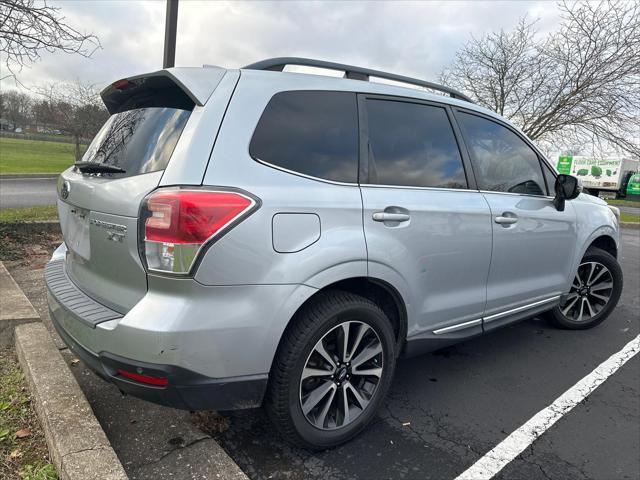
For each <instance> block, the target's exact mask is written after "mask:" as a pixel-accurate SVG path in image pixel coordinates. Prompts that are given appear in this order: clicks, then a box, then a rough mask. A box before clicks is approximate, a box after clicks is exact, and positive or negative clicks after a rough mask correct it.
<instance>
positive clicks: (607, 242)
mask: <svg viewBox="0 0 640 480" xmlns="http://www.w3.org/2000/svg"><path fill="white" fill-rule="evenodd" d="M592 247H595V248H599V249H600V250H604V251H605V252H608V253H610V254H611V255H612V256H613V258H618V245H617V244H616V241H615V240H614V238H613V237H612V236H610V235H606V234H604V235H600V236H599V237H596V238H594V239H593V241H592V242H591V243H590V244H589V246H588V247H587V248H586V250H585V252H586V251H587V250H589V249H590V248H592ZM583 255H584V253H583Z"/></svg>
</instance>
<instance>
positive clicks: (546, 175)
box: [540, 162, 556, 196]
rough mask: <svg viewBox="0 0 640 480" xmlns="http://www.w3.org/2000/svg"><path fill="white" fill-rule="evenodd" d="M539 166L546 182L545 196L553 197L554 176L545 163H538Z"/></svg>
mask: <svg viewBox="0 0 640 480" xmlns="http://www.w3.org/2000/svg"><path fill="white" fill-rule="evenodd" d="M540 164H541V165H542V173H543V174H544V179H545V180H546V181H547V191H548V193H547V195H551V196H554V195H555V194H556V191H555V185H556V175H555V173H554V171H553V170H552V169H551V167H549V166H548V165H547V164H546V163H544V162H540Z"/></svg>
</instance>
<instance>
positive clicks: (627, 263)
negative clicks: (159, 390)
mask: <svg viewBox="0 0 640 480" xmlns="http://www.w3.org/2000/svg"><path fill="white" fill-rule="evenodd" d="M622 232H623V233H622V252H621V258H620V260H621V264H622V266H623V271H624V275H625V286H624V290H623V293H622V298H621V300H620V303H619V304H618V307H617V308H616V310H615V311H614V313H613V314H612V315H611V316H610V317H609V318H608V319H607V321H605V322H604V323H603V324H602V325H600V326H599V327H597V328H595V329H592V330H587V331H566V330H558V329H555V328H553V327H551V326H549V325H548V324H547V323H545V322H544V321H543V320H541V319H537V318H536V319H531V320H527V321H524V322H522V323H519V324H516V325H513V326H510V327H507V328H505V329H502V330H499V331H496V332H495V333H492V334H488V335H486V336H484V337H479V338H476V339H474V340H471V341H468V342H466V343H463V344H460V345H457V346H454V347H450V348H447V349H444V350H440V351H438V352H435V353H432V354H428V355H424V356H421V357H416V358H412V359H407V360H403V361H401V362H400V363H399V365H398V368H397V369H396V378H395V380H394V383H393V385H392V388H391V392H390V395H389V397H388V399H387V401H386V402H385V405H384V407H383V408H382V409H381V411H380V413H379V414H378V416H377V418H376V419H375V420H374V422H373V424H372V425H371V426H369V428H367V429H366V430H365V431H364V432H362V434H361V435H359V436H358V437H357V438H355V439H354V440H352V441H351V442H349V443H347V444H346V445H343V446H341V447H339V448H336V449H333V450H329V451H325V452H319V453H314V452H309V451H305V450H302V449H299V448H295V447H292V446H290V445H288V444H286V443H284V442H283V441H282V440H281V439H280V438H279V437H278V435H277V433H276V431H275V429H274V427H273V426H272V425H271V424H270V423H269V421H268V419H267V418H266V416H265V414H264V412H263V411H262V410H259V409H257V410H245V411H238V412H223V413H222V417H216V416H212V418H211V419H210V420H208V421H206V422H203V421H201V420H199V421H198V423H199V424H200V425H202V424H203V423H204V424H205V425H206V426H207V428H206V431H207V432H208V433H211V434H213V436H214V437H215V438H216V440H217V441H218V442H219V443H220V445H222V447H223V448H224V449H225V450H226V451H227V452H228V453H229V454H230V455H231V457H232V458H233V459H234V460H235V461H236V462H237V463H238V465H239V466H240V467H241V468H242V469H243V470H244V471H245V472H246V473H247V475H248V476H249V477H250V478H251V479H254V480H255V479H286V480H302V479H323V480H325V479H327V480H334V479H336V480H337V479H366V480H377V479H394V480H395V479H410V480H413V479H416V480H418V479H419V480H425V479H454V478H455V477H456V476H457V475H459V474H460V473H462V472H463V471H465V470H466V469H467V468H469V467H470V466H471V465H473V464H474V463H475V462H476V461H477V460H478V459H479V458H480V457H482V456H483V455H485V454H486V453H487V452H488V451H490V450H491V449H492V448H494V447H495V446H496V445H498V444H499V443H500V442H502V441H503V440H504V439H505V438H506V437H507V436H508V435H509V434H510V433H511V432H513V431H514V430H516V429H518V428H519V427H521V426H522V425H523V424H525V423H526V422H527V421H528V420H529V419H530V418H531V417H533V416H534V415H535V414H536V413H537V412H539V411H540V410H542V409H544V408H546V407H547V406H549V405H550V404H551V403H552V402H553V401H554V400H555V399H556V398H558V397H559V396H560V395H561V394H563V393H564V392H566V391H567V390H568V389H569V388H570V387H572V386H573V385H574V384H575V383H576V382H578V381H579V380H580V379H582V378H583V377H585V376H586V375H587V374H589V373H590V372H591V371H592V370H593V369H594V368H595V367H597V366H598V365H600V364H601V363H602V362H603V361H604V360H606V359H607V358H609V357H610V356H611V355H613V354H614V353H616V352H618V351H619V350H621V349H622V347H623V346H624V345H626V344H627V343H628V342H629V341H630V340H631V339H633V338H635V337H636V336H637V335H638V334H639V333H640V316H639V315H638V312H639V311H640V296H639V295H638V292H639V291H640V230H638V229H624V230H623V231H622ZM53 244H55V242H53ZM53 244H52V245H51V246H50V247H49V249H51V248H53V246H54V245H53ZM30 258H33V256H31V257H30ZM47 258H48V252H45V254H43V255H42V258H41V259H40V260H38V261H34V260H30V262H31V263H30V264H29V265H24V264H23V263H21V262H15V263H16V265H15V266H14V267H11V265H8V268H10V269H11V273H12V275H13V276H14V278H15V279H16V281H17V282H18V283H19V285H20V286H21V287H22V288H23V290H24V291H25V293H26V294H27V296H28V297H29V299H30V300H31V302H32V303H33V305H34V306H35V307H36V309H37V310H38V312H39V313H40V314H41V316H42V318H43V321H44V322H45V324H46V325H47V326H48V327H49V328H50V329H52V326H51V323H50V319H49V317H48V311H47V305H46V293H45V287H44V284H43V281H42V270H41V268H42V266H43V265H44V262H46V260H47ZM54 336H55V335H54ZM57 343H58V346H59V347H60V348H63V347H64V345H63V344H62V343H61V341H60V340H59V339H57ZM63 354H64V356H65V358H66V359H67V361H68V363H69V364H70V365H71V367H70V368H71V369H72V371H73V373H74V374H75V375H76V379H77V380H78V382H79V383H80V385H81V387H82V389H83V391H84V393H85V395H86V396H87V399H88V400H89V402H90V404H91V407H92V409H93V411H94V413H95V415H96V417H97V418H98V420H99V421H100V424H101V425H102V427H103V428H104V430H105V432H106V434H107V436H108V437H109V440H110V441H111V443H112V445H113V447H114V449H115V451H116V453H117V454H118V457H119V459H120V461H121V462H122V464H123V466H124V467H125V470H126V471H127V474H128V475H129V478H131V479H132V480H133V479H135V480H152V479H156V478H169V477H171V478H174V479H176V480H181V479H193V478H215V475H214V474H212V470H211V469H212V468H213V467H212V462H211V458H212V451H215V448H217V447H216V446H215V444H212V440H211V439H210V438H209V437H208V436H207V435H205V434H204V433H203V432H201V431H199V430H198V429H197V428H195V426H194V423H193V417H192V416H190V415H189V413H188V412H181V411H178V410H174V409H170V408H165V407H161V406H159V405H153V404H150V403H147V402H144V401H142V400H138V399H136V398H132V397H123V396H122V395H120V393H119V392H118V390H117V388H116V387H115V386H114V385H112V384H107V383H105V382H104V381H102V380H100V379H99V378H97V377H96V376H95V375H94V374H93V373H91V372H90V371H89V370H88V369H87V368H86V367H84V366H83V365H82V362H80V363H79V364H78V363H77V362H75V361H73V360H72V359H73V355H71V354H70V353H69V351H68V350H67V349H64V350H63ZM220 430H222V432H219V431H220ZM214 467H215V466H214ZM494 478H496V479H501V480H502V479H504V480H506V479H509V480H518V479H523V480H524V479H527V480H529V479H530V480H549V479H554V480H555V479H557V480H565V479H607V480H609V479H623V478H628V479H637V478H640V355H636V356H635V357H634V358H632V359H631V360H630V361H629V362H628V363H627V364H626V365H624V366H623V367H622V368H620V370H618V371H617V372H616V373H614V374H613V375H612V376H611V377H609V378H608V379H607V380H606V381H605V382H604V383H603V384H602V385H601V386H599V387H598V388H597V389H596V390H595V391H594V392H593V393H592V394H591V395H590V396H588V397H587V398H586V399H585V400H584V401H583V402H581V403H580V404H578V405H577V406H576V407H575V408H573V410H571V411H569V412H568V413H567V414H565V415H564V416H563V417H562V418H561V419H560V420H559V421H558V422H557V423H556V424H555V425H553V426H552V427H551V428H549V429H548V430H547V431H546V432H545V433H543V434H542V435H541V436H540V438H538V439H537V440H536V441H535V442H533V444H532V445H531V446H530V447H529V448H527V449H526V450H525V451H524V452H523V453H522V454H520V455H519V456H518V457H517V458H516V459H515V460H513V461H512V462H510V463H509V464H508V465H506V467H505V468H504V470H502V471H501V472H500V473H499V474H498V475H497V476H496V477H494Z"/></svg>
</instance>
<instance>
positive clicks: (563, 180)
mask: <svg viewBox="0 0 640 480" xmlns="http://www.w3.org/2000/svg"><path fill="white" fill-rule="evenodd" d="M554 188H555V192H556V196H555V198H554V199H553V205H554V206H555V207H556V209H557V210H558V211H559V212H564V202H565V200H572V199H574V198H576V197H577V196H578V195H580V192H582V184H581V183H580V180H578V179H577V178H576V177H573V176H571V175H564V174H562V173H561V174H560V175H558V177H557V178H556V184H555V187H554Z"/></svg>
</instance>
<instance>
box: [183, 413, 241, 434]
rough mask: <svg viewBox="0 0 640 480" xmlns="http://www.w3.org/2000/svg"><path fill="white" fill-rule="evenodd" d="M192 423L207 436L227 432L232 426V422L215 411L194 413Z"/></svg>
mask: <svg viewBox="0 0 640 480" xmlns="http://www.w3.org/2000/svg"><path fill="white" fill-rule="evenodd" d="M191 422H193V424H194V425H195V426H196V427H198V428H199V429H200V430H202V431H203V432H204V433H206V434H207V435H211V436H214V435H215V434H217V433H222V432H226V431H227V430H229V427H230V426H231V421H230V420H229V419H228V418H227V417H223V416H222V415H220V414H218V412H214V411H204V412H193V413H192V414H191Z"/></svg>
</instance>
